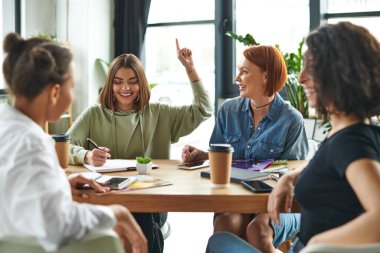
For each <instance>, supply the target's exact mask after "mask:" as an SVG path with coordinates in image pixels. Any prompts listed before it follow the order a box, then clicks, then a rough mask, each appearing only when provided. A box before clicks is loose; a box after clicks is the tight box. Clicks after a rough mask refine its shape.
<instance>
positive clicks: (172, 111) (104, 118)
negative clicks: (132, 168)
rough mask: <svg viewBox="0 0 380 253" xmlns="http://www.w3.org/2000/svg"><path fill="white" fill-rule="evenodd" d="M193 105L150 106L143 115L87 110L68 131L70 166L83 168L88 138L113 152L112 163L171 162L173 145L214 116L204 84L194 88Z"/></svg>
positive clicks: (200, 83) (96, 108) (98, 107)
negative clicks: (138, 160) (141, 159)
mask: <svg viewBox="0 0 380 253" xmlns="http://www.w3.org/2000/svg"><path fill="white" fill-rule="evenodd" d="M191 87H192V89H193V95H194V99H193V103H192V105H186V106H169V105H165V104H158V103H157V104H156V103H150V104H148V105H146V106H145V107H144V108H143V109H142V110H141V111H139V112H136V111H127V112H120V111H115V112H112V111H111V110H108V109H106V108H103V107H102V106H101V105H94V106H91V107H89V108H87V109H86V110H85V111H84V112H83V113H82V114H81V115H80V116H79V117H78V118H77V119H76V120H75V122H74V123H73V125H72V127H71V128H70V129H69V130H68V134H69V135H70V137H71V144H70V164H83V163H84V156H85V154H86V152H87V150H89V149H93V148H94V147H92V146H91V147H89V145H88V142H87V137H90V138H91V139H92V140H94V141H95V142H96V143H97V144H98V145H99V146H102V147H107V148H109V149H110V154H111V158H113V159H135V158H136V157H137V156H150V157H151V158H153V159H168V158H169V156H170V145H171V143H175V142H177V141H178V140H179V138H180V137H182V136H185V135H188V134H190V133H191V132H192V131H193V130H194V129H195V128H197V127H198V126H199V125H200V123H202V122H203V121H205V120H206V119H208V118H209V117H210V116H211V115H212V105H211V103H210V98H209V96H208V93H207V91H206V90H205V89H204V87H203V84H202V82H201V81H197V82H194V83H192V84H191Z"/></svg>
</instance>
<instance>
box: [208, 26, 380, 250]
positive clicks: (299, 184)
mask: <svg viewBox="0 0 380 253" xmlns="http://www.w3.org/2000/svg"><path fill="white" fill-rule="evenodd" d="M306 43H307V46H308V50H307V51H306V53H305V55H304V68H303V70H302V71H301V73H300V77H299V81H300V83H302V85H303V87H304V88H305V93H306V96H307V98H308V102H309V105H310V106H312V107H316V108H317V110H318V112H319V113H320V115H321V116H322V119H323V120H324V122H327V121H330V122H331V125H332V128H331V131H330V132H329V134H328V136H327V138H326V139H325V140H324V141H323V142H322V144H321V145H320V147H319V149H318V151H317V153H316V154H315V156H314V158H313V159H312V160H311V161H310V162H309V164H308V166H307V167H306V168H305V169H303V170H298V171H293V172H290V173H288V174H286V175H285V176H283V177H282V178H281V179H280V180H279V182H278V184H277V186H276V187H275V189H274V190H273V192H272V193H271V195H270V197H269V201H268V212H269V215H270V217H271V219H272V220H273V221H274V222H275V223H277V224H279V213H280V212H284V211H285V212H290V210H291V205H292V201H293V195H295V198H296V199H297V201H298V202H299V203H300V205H301V231H300V233H299V236H298V239H297V240H296V243H294V244H293V247H292V249H291V251H292V252H298V251H299V250H300V249H302V248H303V247H304V245H306V244H308V245H309V244H315V243H330V244H336V245H353V244H364V243H374V242H380V226H379V224H380V200H379V196H380V128H379V127H377V126H374V125H370V124H369V119H370V117H371V116H374V115H379V114H380V99H379V95H380V44H379V42H378V41H377V40H376V39H375V38H374V37H373V36H372V35H371V34H370V33H369V32H368V30H366V29H365V28H363V27H359V26H356V25H353V24H351V23H348V22H342V23H338V24H335V25H331V24H329V25H325V26H322V27H320V28H319V29H317V30H316V31H314V32H312V33H311V34H310V35H309V36H308V38H307V40H306ZM228 251H229V252H242V253H245V252H257V250H256V249H254V248H252V247H251V246H249V245H247V244H246V243H244V242H243V241H241V240H239V238H236V237H234V236H233V235H227V234H226V233H220V234H214V235H213V236H212V237H211V238H210V240H209V244H208V248H207V251H206V252H228Z"/></svg>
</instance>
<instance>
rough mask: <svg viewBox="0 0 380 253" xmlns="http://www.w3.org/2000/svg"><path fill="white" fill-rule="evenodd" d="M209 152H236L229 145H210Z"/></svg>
mask: <svg viewBox="0 0 380 253" xmlns="http://www.w3.org/2000/svg"><path fill="white" fill-rule="evenodd" d="M208 151H211V152H234V148H233V147H231V145H230V144H227V143H218V144H210V147H209V148H208Z"/></svg>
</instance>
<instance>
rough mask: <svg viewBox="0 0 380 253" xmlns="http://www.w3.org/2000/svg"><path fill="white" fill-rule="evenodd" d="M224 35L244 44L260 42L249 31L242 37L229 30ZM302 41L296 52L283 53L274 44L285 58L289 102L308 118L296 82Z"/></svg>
mask: <svg viewBox="0 0 380 253" xmlns="http://www.w3.org/2000/svg"><path fill="white" fill-rule="evenodd" d="M226 35H228V36H230V37H231V38H234V39H236V40H238V41H239V42H241V43H243V44H244V45H245V46H250V45H260V43H258V42H257V41H256V40H255V39H254V38H253V36H252V35H251V34H249V33H248V34H247V35H245V37H243V36H241V35H237V34H236V33H234V32H231V31H229V32H227V33H226ZM304 42H305V40H304V39H302V41H301V42H300V43H299V46H298V49H297V53H283V52H281V50H280V47H279V45H276V47H277V48H278V49H279V50H280V52H281V53H282V55H283V57H284V60H285V64H286V68H287V70H288V79H287V80H286V83H285V90H286V94H287V96H288V99H289V102H290V104H291V105H292V106H293V107H294V108H296V109H297V110H298V111H299V112H300V113H301V114H302V116H303V117H304V118H308V117H309V107H308V103H307V99H306V95H305V92H304V90H303V87H302V85H301V84H300V83H299V82H298V74H299V73H300V71H301V67H302V47H303V45H304Z"/></svg>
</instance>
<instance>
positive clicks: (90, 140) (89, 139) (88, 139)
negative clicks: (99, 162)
mask: <svg viewBox="0 0 380 253" xmlns="http://www.w3.org/2000/svg"><path fill="white" fill-rule="evenodd" d="M87 141H88V142H89V143H91V144H92V145H94V147H95V148H97V149H99V150H102V151H104V152H106V153H107V157H106V158H110V157H111V155H110V154H108V152H109V149H108V148H101V147H99V146H98V144H96V142H95V141H93V140H92V139H91V138H87Z"/></svg>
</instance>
